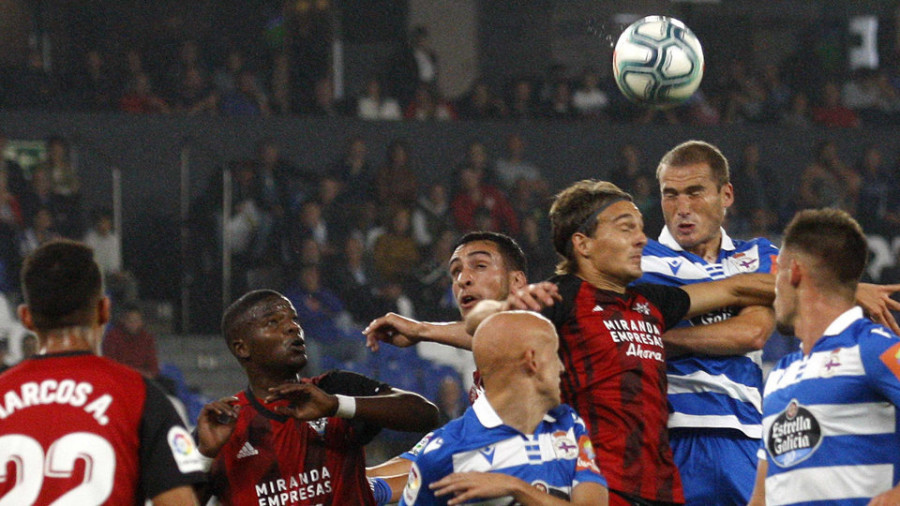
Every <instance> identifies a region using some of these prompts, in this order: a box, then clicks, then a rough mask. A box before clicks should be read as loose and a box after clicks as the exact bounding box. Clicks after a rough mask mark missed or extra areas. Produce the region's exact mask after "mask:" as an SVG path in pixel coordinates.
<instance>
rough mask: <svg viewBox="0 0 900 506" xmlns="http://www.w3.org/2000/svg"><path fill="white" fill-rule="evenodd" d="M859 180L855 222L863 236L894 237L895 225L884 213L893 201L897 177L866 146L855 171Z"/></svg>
mask: <svg viewBox="0 0 900 506" xmlns="http://www.w3.org/2000/svg"><path fill="white" fill-rule="evenodd" d="M856 172H857V173H858V174H859V175H860V176H861V178H862V183H861V184H860V189H859V203H858V205H857V209H856V211H857V213H856V214H857V219H858V220H859V224H860V225H861V226H862V227H863V230H865V232H866V233H867V234H876V235H877V234H887V235H891V234H894V233H896V231H897V229H896V228H895V227H896V224H895V223H890V221H889V216H888V213H889V212H890V210H891V207H892V203H893V202H895V201H897V200H898V199H897V197H896V196H895V195H894V194H895V193H896V190H895V188H896V187H897V183H896V181H897V175H896V174H895V173H892V172H891V171H890V170H889V169H888V168H887V167H886V166H885V165H884V163H883V156H882V153H881V148H879V147H878V146H876V145H874V144H870V145H868V146H866V148H865V150H864V151H863V156H862V158H861V159H860V161H859V163H858V168H857V171H856Z"/></svg>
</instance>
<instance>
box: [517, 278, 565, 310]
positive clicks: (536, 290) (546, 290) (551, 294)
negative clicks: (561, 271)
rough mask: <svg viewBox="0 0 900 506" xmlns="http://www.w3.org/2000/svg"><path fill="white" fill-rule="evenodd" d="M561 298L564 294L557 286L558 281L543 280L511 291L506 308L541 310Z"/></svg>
mask: <svg viewBox="0 0 900 506" xmlns="http://www.w3.org/2000/svg"><path fill="white" fill-rule="evenodd" d="M561 300H562V295H560V294H559V287H558V286H556V283H551V282H549V281H541V282H540V283H532V284H530V285H528V286H526V287H524V288H520V289H518V290H513V291H512V292H510V293H509V296H508V297H506V306H507V307H506V308H505V309H524V310H528V311H540V310H541V309H544V308H545V307H549V306H552V305H553V304H556V302H558V301H561Z"/></svg>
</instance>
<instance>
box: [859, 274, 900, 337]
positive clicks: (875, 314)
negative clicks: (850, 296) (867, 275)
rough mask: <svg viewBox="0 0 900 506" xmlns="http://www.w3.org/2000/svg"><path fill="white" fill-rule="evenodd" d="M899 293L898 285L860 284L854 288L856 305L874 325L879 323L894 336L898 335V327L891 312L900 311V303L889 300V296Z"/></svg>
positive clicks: (899, 287) (899, 285) (899, 333)
mask: <svg viewBox="0 0 900 506" xmlns="http://www.w3.org/2000/svg"><path fill="white" fill-rule="evenodd" d="M897 292H900V284H898V285H874V284H872V283H860V284H859V286H857V288H856V303H857V304H859V306H860V307H862V308H863V311H865V312H866V314H867V315H869V318H871V319H872V321H874V322H875V323H880V324H882V325H884V326H885V327H888V328H890V329H891V331H893V332H894V334H898V335H900V325H897V320H896V319H894V315H893V314H891V311H900V302H898V301H896V300H894V299H892V298H891V295H893V294H895V293H897Z"/></svg>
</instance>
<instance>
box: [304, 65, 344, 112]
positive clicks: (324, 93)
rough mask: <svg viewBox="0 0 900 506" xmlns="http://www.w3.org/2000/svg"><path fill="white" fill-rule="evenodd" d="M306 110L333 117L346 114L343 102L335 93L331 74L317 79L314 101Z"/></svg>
mask: <svg viewBox="0 0 900 506" xmlns="http://www.w3.org/2000/svg"><path fill="white" fill-rule="evenodd" d="M304 112H305V113H306V114H309V115H311V116H319V117H331V118H334V117H337V116H342V115H343V114H344V110H343V104H341V103H339V102H338V100H337V98H336V97H335V95H334V83H333V82H332V78H331V76H330V75H328V76H325V77H322V78H321V79H319V80H318V81H316V83H315V85H314V86H313V102H312V104H310V106H309V107H308V108H307V109H306V110H305V111H304Z"/></svg>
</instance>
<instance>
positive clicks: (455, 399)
mask: <svg viewBox="0 0 900 506" xmlns="http://www.w3.org/2000/svg"><path fill="white" fill-rule="evenodd" d="M436 403H437V407H438V411H439V412H440V413H439V416H440V422H439V423H440V425H444V424H446V423H447V422H449V421H450V420H453V419H455V418H459V417H460V416H462V414H463V412H464V411H465V410H466V400H465V396H464V395H463V389H462V385H460V383H459V380H458V379H457V378H455V377H453V376H444V377H443V378H441V380H440V383H439V384H438V391H437V400H436Z"/></svg>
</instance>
